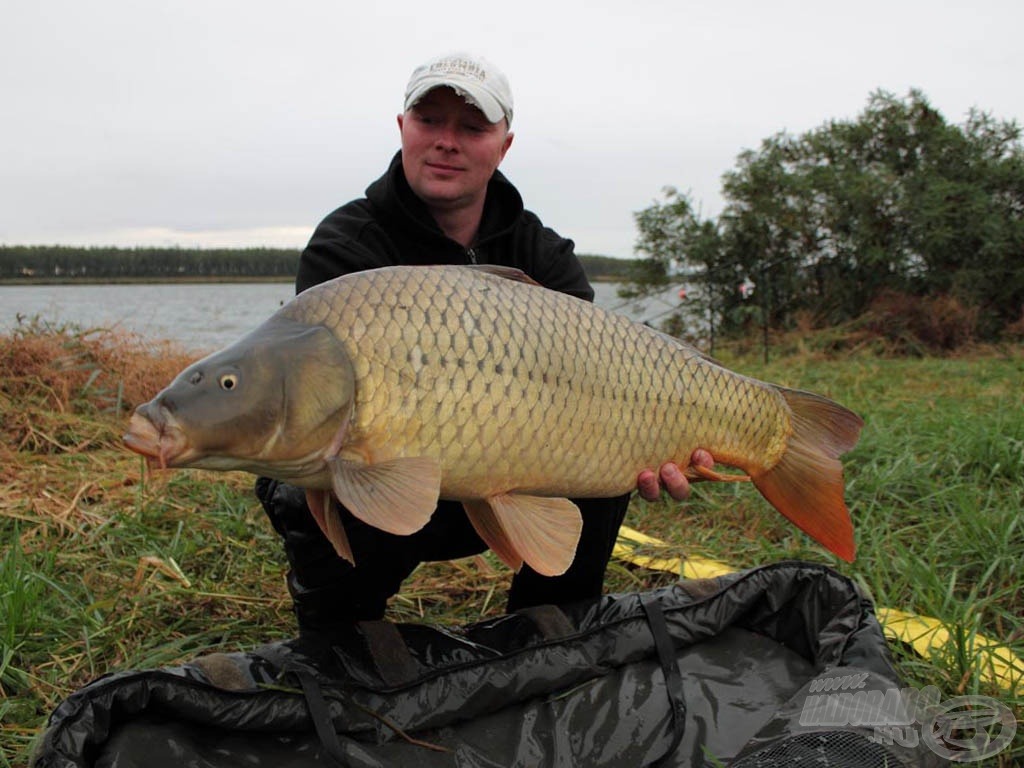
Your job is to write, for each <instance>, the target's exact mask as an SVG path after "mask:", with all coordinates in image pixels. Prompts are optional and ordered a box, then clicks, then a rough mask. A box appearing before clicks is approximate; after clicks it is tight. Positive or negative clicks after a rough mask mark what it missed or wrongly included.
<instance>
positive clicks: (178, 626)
mask: <svg viewBox="0 0 1024 768" xmlns="http://www.w3.org/2000/svg"><path fill="white" fill-rule="evenodd" d="M0 352H2V350H0ZM720 356H721V355H720ZM723 357H724V362H726V363H727V364H728V365H729V366H730V367H732V368H734V369H736V370H740V371H742V372H744V373H748V374H751V375H755V376H758V377H760V378H765V379H768V380H771V381H775V382H778V383H781V384H785V385H788V386H795V387H801V388H806V389H810V390H813V391H817V392H821V393H823V394H826V395H829V396H831V397H834V398H835V399H837V400H839V401H840V402H842V403H844V404H846V405H848V406H849V407H851V408H853V409H854V410H856V411H857V412H859V413H860V414H861V415H862V416H863V417H864V419H865V422H866V426H865V429H864V433H863V437H862V440H861V442H860V444H859V445H858V447H857V448H856V449H855V450H854V451H853V452H852V453H851V454H849V455H848V457H846V467H847V470H846V474H847V481H848V484H847V499H848V501H849V504H850V508H851V512H852V515H853V518H854V525H855V529H856V534H857V544H858V557H857V560H856V561H855V562H854V563H852V564H847V563H843V562H841V561H838V560H837V559H836V558H835V557H833V556H832V555H830V554H829V553H827V552H825V551H823V550H822V549H821V548H820V547H818V546H817V545H815V544H814V543H813V542H811V541H810V540H809V539H808V538H807V537H806V536H804V535H803V534H802V533H800V532H799V531H798V530H796V529H795V528H794V527H793V526H791V525H790V524H789V523H788V522H787V521H786V520H785V519H784V518H782V517H781V516H780V515H778V514H777V513H775V512H774V511H773V510H771V508H770V507H768V505H767V504H766V503H765V502H764V501H763V500H762V499H761V498H760V497H759V496H758V494H757V493H756V491H755V490H754V489H753V488H752V487H750V486H749V485H746V484H728V485H727V484H707V483H705V484H702V485H700V486H698V487H696V488H695V491H694V495H693V497H692V499H691V500H690V501H689V502H687V503H685V504H677V503H674V502H673V503H669V502H658V503H652V504H648V503H644V502H642V501H639V500H636V501H634V503H633V507H632V509H631V513H630V516H629V518H628V519H627V522H628V523H629V524H630V525H632V526H633V527H635V528H638V529H640V530H642V531H644V532H646V533H648V534H650V535H652V536H656V537H658V538H661V539H662V540H664V541H665V542H667V544H668V546H669V547H670V550H671V552H672V553H673V554H694V555H702V556H705V557H711V558H714V559H717V560H721V561H724V562H726V563H729V564H731V565H733V566H735V567H736V568H746V567H751V566H755V565H759V564H764V563H769V562H775V561H778V560H781V559H789V558H801V559H807V560H813V561H817V562H823V563H827V564H829V565H832V566H834V567H836V568H837V569H838V570H839V571H841V572H843V573H845V574H847V575H849V576H851V577H852V578H854V579H855V580H857V581H858V582H859V583H861V584H862V585H863V586H864V587H865V589H867V590H868V591H869V592H870V594H871V595H872V596H873V597H874V599H875V600H876V601H877V604H878V605H880V606H889V607H893V608H901V609H905V610H909V611H914V612H918V613H920V614H923V615H927V616H931V617H935V618H936V619H938V620H940V621H941V622H943V624H944V625H946V627H947V628H948V629H949V630H950V631H951V634H952V636H953V642H952V643H950V644H949V645H948V646H947V647H945V648H943V649H941V650H940V651H939V652H936V653H934V654H932V655H930V656H929V657H928V658H922V657H920V656H918V655H917V654H915V653H914V652H912V651H911V650H910V649H908V648H907V647H904V646H902V645H901V644H893V646H892V647H893V652H894V654H895V655H896V657H897V660H898V663H899V666H900V671H901V673H902V674H903V675H904V676H905V678H906V679H907V681H908V682H909V683H911V684H915V685H927V684H931V685H936V686H938V687H939V688H940V689H941V690H942V691H943V693H944V694H946V695H947V696H954V695H959V694H984V695H990V696H995V697H997V698H998V699H999V700H1001V701H1003V702H1005V703H1007V704H1008V705H1010V706H1012V707H1014V708H1015V711H1016V713H1017V715H1018V719H1019V718H1020V715H1021V714H1022V713H1024V700H1022V698H1021V696H1022V692H1021V691H1020V690H1019V691H1018V692H1017V693H1013V694H1011V693H1009V692H1007V691H1003V690H999V689H997V688H995V687H994V686H993V685H992V684H991V683H989V682H987V681H986V679H985V677H984V675H983V672H984V670H983V669H982V659H983V658H984V657H983V655H982V654H981V653H980V652H979V651H978V649H977V648H976V647H975V644H974V638H976V637H977V636H978V635H979V634H981V635H984V636H986V637H988V638H991V639H993V640H996V641H999V642H1003V643H1005V644H1006V647H1008V648H1009V649H1011V650H1012V651H1013V652H1014V653H1016V654H1017V655H1018V656H1020V657H1024V622H1022V616H1024V588H1022V586H1024V585H1022V582H1024V577H1022V563H1024V522H1022V521H1021V509H1022V508H1024V354H1022V353H1021V351H1020V350H1015V351H1012V352H1006V353H999V352H989V353H986V354H978V355H975V356H970V357H963V358H955V359H912V360H908V359H897V360H890V359H882V358H878V357H874V356H870V355H866V354H865V355H853V356H850V357H847V358H844V359H841V360H827V359H824V358H821V357H819V356H816V355H813V354H810V353H803V354H791V355H788V356H786V357H784V358H780V359H778V360H774V361H772V363H771V364H769V365H767V366H765V365H764V364H763V363H762V362H761V360H760V357H759V356H757V357H755V356H753V355H751V356H746V357H738V358H729V357H728V355H725V356H723ZM0 363H4V359H3V355H2V354H0ZM85 382H88V387H89V388H90V389H91V390H97V388H98V387H100V385H101V384H102V382H101V381H97V380H96V378H95V377H94V376H92V375H91V374H89V375H88V376H86V377H85V378H84V379H83V384H84V383H85ZM4 386H5V387H7V384H5V385H4ZM107 386H108V388H109V387H110V385H109V384H108V385H107ZM54 390H55V386H54V385H53V384H52V383H49V384H45V386H39V387H35V388H30V389H29V390H28V393H27V394H26V392H24V391H18V392H12V391H10V389H9V388H0V424H2V425H3V429H2V430H0V488H3V489H5V490H3V491H0V541H3V542H4V544H3V550H2V553H0V766H7V765H11V766H20V765H24V764H25V763H26V761H27V757H28V754H29V750H30V747H31V744H32V742H33V739H34V738H35V737H36V736H37V734H38V733H39V730H40V729H41V728H42V727H43V725H44V723H45V718H46V717H47V716H48V715H49V713H50V712H51V711H52V710H53V709H54V708H55V707H56V706H57V704H59V703H60V701H62V700H63V698H65V697H66V696H67V695H68V694H70V693H71V692H72V691H73V690H75V689H76V688H78V687H81V686H82V685H84V684H85V683H87V682H88V681H89V680H91V679H93V678H95V677H97V676H99V675H101V674H104V673H106V672H109V671H113V670H120V669H137V668H143V667H153V666H161V665H170V664H176V663H180V662H182V661H184V660H186V659H189V658H191V657H194V656H195V655H197V654H200V653H204V652H208V651H211V650H238V649H243V650H244V649H249V648H252V647H254V646H256V645H259V644H260V643H263V642H266V641H269V640H275V639H281V638H285V637H290V636H292V635H293V634H294V632H295V626H294V620H293V618H292V616H291V613H290V603H289V600H288V597H287V591H286V589H285V586H284V573H285V571H286V568H287V565H286V562H285V559H284V555H283V553H282V551H281V546H280V544H279V541H278V539H277V537H276V535H275V534H274V532H273V530H272V529H271V527H270V525H269V523H268V522H267V520H266V519H265V517H264V515H263V512H262V510H261V509H260V508H259V505H258V504H257V503H256V501H255V499H254V497H253V495H252V492H251V479H250V478H248V477H244V476H230V477H229V476H224V475H214V474H207V473H199V472H177V473H168V474H166V475H161V476H158V477H150V478H146V476H145V475H144V474H143V472H142V465H141V462H140V461H139V460H138V459H137V458H135V457H132V456H129V455H127V454H126V453H125V452H124V451H123V450H122V449H121V448H120V447H119V444H118V443H119V441H118V435H119V434H120V431H121V428H122V427H123V416H119V415H117V414H116V413H114V412H112V411H111V410H109V409H110V407H111V406H110V399H109V398H107V399H106V400H103V399H99V398H89V397H85V396H82V397H79V396H78V395H81V394H82V385H78V388H77V389H75V388H72V390H71V395H70V396H69V397H64V398H58V397H55V396H54V395H53V394H52V393H53V392H54ZM127 399H128V401H130V400H131V396H130V395H129V396H128V397H127ZM675 578H676V577H675V576H673V575H672V574H666V573H658V572H652V571H646V570H644V569H638V568H636V567H633V566H629V565H626V564H624V563H613V564H612V566H611V567H610V569H609V573H608V589H609V590H610V591H633V590H639V589H649V588H652V587H655V586H660V585H663V584H668V583H671V582H672V581H674V579H675ZM508 582H509V573H508V570H507V569H506V568H505V567H504V566H502V565H500V564H499V563H498V562H497V561H496V560H495V559H494V558H493V557H492V556H490V555H489V554H488V555H486V556H481V557H475V558H469V559H466V560H462V561H458V562H454V563H440V564H430V565H425V566H423V567H421V568H420V569H419V570H418V571H417V573H416V574H415V575H414V577H413V578H412V579H411V580H410V581H409V582H408V583H407V584H406V585H405V587H404V589H403V592H402V594H401V595H399V596H398V597H396V598H395V600H394V601H393V603H392V606H391V609H390V618H392V619H394V620H397V621H427V622H437V623H444V624H459V623H466V622H471V621H475V620H477V619H479V618H482V617H485V616H492V615H495V614H498V613H501V612H502V610H503V607H504V604H505V599H506V590H507V586H508ZM1021 731H1024V729H1021ZM1022 760H1024V738H1022V737H1021V735H1018V738H1017V740H1016V742H1015V744H1014V747H1013V750H1012V751H1011V752H1004V754H1003V755H1001V756H1000V757H999V758H998V760H997V761H995V762H993V763H992V764H998V765H1004V766H1009V765H1012V764H1017V763H1015V762H1014V761H1022Z"/></svg>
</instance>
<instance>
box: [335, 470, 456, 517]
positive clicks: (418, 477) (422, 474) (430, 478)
mask: <svg viewBox="0 0 1024 768" xmlns="http://www.w3.org/2000/svg"><path fill="white" fill-rule="evenodd" d="M327 464H328V466H329V467H330V468H331V485H332V487H333V488H334V493H335V495H336V496H337V497H338V501H340V502H341V503H342V504H344V505H345V507H346V508H347V509H348V510H349V511H350V512H351V513H352V514H353V515H355V516H356V517H358V518H359V519H360V520H362V521H363V522H365V523H368V524H369V525H372V526H374V527H375V528H380V529H381V530H382V531H387V532H388V533H394V534H397V535H399V536H408V535H409V534H411V533H416V531H418V530H419V529H420V528H422V527H423V526H424V525H426V524H427V521H428V520H429V519H430V516H431V515H433V514H434V510H435V509H436V508H437V500H438V497H439V496H440V495H441V465H440V464H439V463H438V462H437V461H436V460H434V459H431V458H426V457H413V458H400V459H391V460H389V461H382V462H380V463H378V464H366V465H363V464H355V463H353V462H348V461H343V460H341V459H331V460H329V461H328V462H327Z"/></svg>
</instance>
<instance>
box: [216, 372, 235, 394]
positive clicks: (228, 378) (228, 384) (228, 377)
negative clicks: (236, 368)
mask: <svg viewBox="0 0 1024 768" xmlns="http://www.w3.org/2000/svg"><path fill="white" fill-rule="evenodd" d="M237 386H238V374H237V373H225V374H224V375H223V376H221V377H220V388H221V389H223V390H224V391H225V392H230V391H231V390H233V389H234V388H235V387H237Z"/></svg>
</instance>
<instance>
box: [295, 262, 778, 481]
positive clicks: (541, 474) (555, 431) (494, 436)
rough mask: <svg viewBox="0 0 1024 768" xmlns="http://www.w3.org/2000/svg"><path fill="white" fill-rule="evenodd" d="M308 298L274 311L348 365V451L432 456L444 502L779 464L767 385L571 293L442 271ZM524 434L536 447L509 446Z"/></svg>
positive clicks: (370, 279) (372, 275)
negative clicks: (709, 464) (667, 467)
mask: <svg viewBox="0 0 1024 768" xmlns="http://www.w3.org/2000/svg"><path fill="white" fill-rule="evenodd" d="M387 294H391V295H395V294H397V297H398V299H397V305H396V304H395V302H394V301H393V300H392V301H391V302H388V303H386V302H384V298H383V297H384V296H385V295H387ZM306 297H307V294H303V295H300V296H299V297H297V298H296V300H295V301H294V302H292V304H291V305H290V306H289V307H288V308H287V311H286V312H284V311H283V312H284V314H286V315H287V316H289V317H291V318H292V319H294V320H299V321H302V322H306V323H322V324H323V325H325V326H326V327H327V328H329V329H330V330H331V331H332V332H334V333H335V335H336V336H337V337H338V338H339V340H341V341H342V343H343V344H345V345H346V346H347V347H349V348H350V355H351V357H352V358H353V360H355V361H358V362H357V363H356V367H355V370H356V401H355V413H356V418H355V421H354V422H353V424H352V427H351V429H352V433H351V442H352V443H354V444H359V445H362V444H364V443H368V444H373V445H374V446H377V447H376V449H375V450H374V451H373V454H374V457H375V458H376V459H377V460H384V459H389V458H395V457H399V456H416V455H430V456H435V457H437V458H438V459H440V460H441V461H442V464H443V466H444V470H445V479H444V481H443V485H442V495H443V496H446V497H451V498H462V497H465V496H467V495H472V494H487V493H494V492H496V491H510V490H515V491H521V492H542V493H546V494H552V495H567V494H573V495H576V496H592V495H596V496H601V495H608V496H611V495H614V494H620V493H624V492H626V491H628V490H630V489H631V488H632V487H634V486H635V482H636V474H637V472H638V471H639V470H640V469H642V468H644V467H646V466H654V465H656V464H657V463H660V462H663V461H665V460H668V459H673V460H676V461H685V460H686V458H687V457H688V456H689V454H690V453H691V452H692V451H693V450H694V449H695V448H696V447H698V446H700V447H704V448H707V449H709V450H711V451H712V452H713V453H714V454H715V455H716V456H721V457H722V460H723V461H727V462H728V461H729V459H736V458H742V459H747V461H748V463H749V457H750V456H755V455H756V456H759V457H760V458H759V461H760V462H761V463H760V465H759V466H757V467H756V468H761V469H764V468H767V467H769V466H771V464H773V463H774V461H775V460H776V459H777V458H778V455H780V452H781V448H782V443H783V440H782V439H781V438H782V436H784V434H785V430H786V426H785V403H784V402H783V399H782V397H781V396H780V395H779V394H778V392H777V391H776V390H774V389H773V388H772V387H770V386H769V385H765V384H762V383H760V382H756V381H755V380H752V379H745V378H742V377H739V376H737V375H736V374H732V373H729V374H728V375H725V372H724V371H721V370H719V369H717V367H716V366H714V365H713V364H711V363H709V362H708V361H706V360H704V359H703V358H701V357H700V356H699V355H698V354H697V353H696V352H695V351H694V350H693V349H692V348H690V347H687V346H686V345H684V344H682V343H680V342H678V341H677V340H674V339H670V338H668V337H665V336H663V335H661V334H659V333H657V332H654V331H650V330H649V329H647V330H644V329H643V328H642V326H637V325H636V324H635V323H632V322H630V321H628V320H626V319H625V318H622V317H621V316H618V315H615V314H612V313H607V312H604V311H602V310H600V309H599V308H596V307H593V306H591V305H587V304H584V303H583V302H580V300H578V299H575V298H573V297H571V296H566V295H564V294H559V293H554V292H551V291H548V290H546V289H543V288H541V287H539V286H528V285H524V284H522V283H517V282H514V281H510V280H507V279H505V278H502V277H495V276H491V275H478V276H476V279H474V280H472V281H470V280H467V279H466V276H465V271H464V270H462V269H442V268H438V269H409V270H403V271H401V272H399V273H398V275H396V274H394V273H392V272H389V271H388V270H373V271H370V272H364V273H358V274H356V275H352V276H350V279H346V280H344V281H338V282H335V283H333V284H330V285H328V286H325V287H324V290H320V291H317V292H315V293H313V294H308V298H306ZM388 305H391V306H393V307H394V309H393V311H391V312H389V313H382V312H381V307H382V306H388ZM538 318H539V320H538ZM638 329H639V332H640V334H641V335H642V337H641V338H640V339H639V340H638V338H637V336H638ZM638 341H642V344H640V343H638ZM688 393H693V394H692V396H691V397H688ZM696 393H700V396H699V397H698V396H697V394H696ZM669 395H672V398H671V401H669V400H668V396H669ZM688 400H689V401H692V402H693V403H695V404H699V412H701V413H702V414H703V415H704V418H703V419H695V418H693V413H692V411H690V410H688V409H687V406H688V405H689V403H688ZM672 401H674V402H672ZM439 414H445V415H446V417H445V418H443V419H440V418H438V416H439ZM524 434H525V435H528V436H529V442H528V444H529V445H532V446H533V448H534V450H529V451H523V450H522V449H521V447H518V448H517V446H520V441H521V440H522V439H523V435H524ZM638 436H643V439H637V437H638ZM499 483H500V484H505V487H501V486H500V485H498V484H499Z"/></svg>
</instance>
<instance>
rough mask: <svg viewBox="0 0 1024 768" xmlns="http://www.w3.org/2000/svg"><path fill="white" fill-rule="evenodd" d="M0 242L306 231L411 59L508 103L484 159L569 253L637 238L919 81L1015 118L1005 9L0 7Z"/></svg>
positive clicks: (1020, 93)
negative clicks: (479, 69)
mask: <svg viewBox="0 0 1024 768" xmlns="http://www.w3.org/2000/svg"><path fill="white" fill-rule="evenodd" d="M0 19H2V25H0V244H3V245H22V244H25V245H27V244H65V245H97V246H98V245H116V246H122V247H133V246H167V245H176V246H181V247H251V246H262V247H286V248H301V247H302V246H303V245H305V243H306V242H307V240H308V239H309V236H310V234H311V233H312V231H313V229H314V227H315V226H316V224H317V223H318V222H319V221H320V220H321V219H322V218H323V217H324V216H325V215H327V214H328V213H329V212H330V211H332V210H333V209H335V208H337V207H338V206H340V205H342V204H344V203H345V202H347V201H349V200H351V199H353V198H357V197H361V196H362V194H363V191H364V190H365V188H366V186H367V185H368V184H369V183H370V182H371V181H373V180H374V179H376V178H377V177H378V176H380V174H381V173H383V171H384V169H385V168H386V166H387V164H388V162H389V160H390V159H391V156H392V155H393V153H394V152H395V151H396V150H397V149H398V142H399V135H398V127H397V123H396V120H395V117H396V115H397V114H398V112H399V111H401V109H402V97H403V93H404V89H405V84H406V81H407V80H408V77H409V74H410V73H411V72H412V70H413V68H414V67H415V66H416V65H418V64H420V63H422V62H423V61H425V60H427V59H429V58H432V57H434V56H437V55H440V54H444V53H449V52H452V51H459V50H464V51H469V52H473V53H477V54H480V55H483V56H485V57H487V58H489V59H490V60H492V61H494V62H495V63H496V64H498V65H499V66H500V67H501V68H502V69H503V70H504V71H505V73H506V74H507V75H508V77H509V80H510V82H511V84H512V89H513V93H514V97H515V117H514V119H513V124H512V129H513V131H514V133H515V139H514V142H513V145H512V148H511V150H510V151H509V154H508V155H507V156H506V158H505V161H504V163H503V164H502V171H503V172H505V174H506V175H507V176H508V177H509V178H510V179H511V180H512V182H513V183H515V184H516V186H517V187H518V188H519V190H520V192H521V193H522V195H523V198H524V200H525V201H526V205H527V207H528V208H529V209H531V210H532V211H534V212H535V213H536V214H537V215H538V216H540V218H541V219H542V220H543V221H544V223H545V224H547V225H548V226H550V227H552V228H554V229H555V230H557V231H558V232H559V233H560V234H561V235H563V236H565V237H570V238H572V239H573V240H574V241H575V242H576V250H577V252H578V253H588V254H603V255H610V256H618V257H631V256H633V255H634V251H633V247H634V243H635V240H636V229H635V226H634V213H635V212H637V211H639V210H642V209H643V208H646V207H648V206H649V205H651V204H652V203H653V202H655V201H656V200H658V199H660V198H661V196H662V190H663V189H664V188H665V187H666V186H672V187H675V188H677V189H679V190H681V191H683V192H685V193H688V194H689V195H690V197H691V199H692V200H693V202H694V204H695V205H696V206H697V207H698V209H699V210H700V211H701V213H702V214H703V215H704V216H706V217H708V216H716V215H717V214H718V213H719V212H720V211H721V209H722V207H723V204H724V203H723V200H722V197H721V178H722V175H723V174H724V173H726V172H727V171H729V170H731V169H733V168H735V166H736V159H737V156H738V155H739V154H740V153H741V152H743V151H744V150H746V149H757V148H758V147H759V146H760V143H761V141H762V140H763V139H765V138H768V137H770V136H772V135H774V134H776V133H778V132H780V131H786V132H788V133H790V134H794V135H798V134H800V133H803V132H805V131H808V130H811V129H813V128H816V127H818V126H820V125H822V124H823V123H825V122H827V121H828V120H831V119H852V118H855V117H856V116H857V115H858V114H859V113H860V112H862V111H863V109H864V107H865V106H866V104H867V100H868V98H869V96H870V94H871V93H872V92H873V91H876V90H878V89H882V90H886V91H889V92H891V93H894V94H896V95H898V96H904V95H906V94H907V93H908V92H909V90H910V89H912V88H916V89H919V90H921V91H922V92H923V93H924V95H925V97H926V98H927V99H928V100H929V102H930V103H931V104H932V106H933V107H935V108H936V109H938V110H939V111H940V112H941V113H942V114H943V115H944V117H945V118H946V119H947V120H948V121H949V122H952V123H961V122H962V121H963V120H964V118H965V117H966V116H967V113H968V111H969V110H970V109H971V108H972V107H973V108H978V109H981V110H983V111H986V112H989V113H990V114H992V115H993V116H995V117H996V118H999V119H1003V120H1015V121H1018V122H1024V85H1022V77H1024V45H1022V44H1021V42H1020V35H1021V30H1022V29H1024V3H1021V2H1019V0H1004V1H1001V2H997V1H996V0H970V1H969V2H968V1H964V2H944V0H925V1H918V0H906V1H902V2H901V0H881V1H878V0H861V1H860V2H857V3H851V2H830V1H829V0H817V2H796V1H795V0H771V1H767V0H762V1H760V2H757V1H755V0H712V1H708V2H705V1H704V0H700V1H688V0H665V1H664V2H663V1H661V0H618V2H603V0H587V2H580V1H578V0H565V1H562V0H544V1H543V2H538V1H536V0H520V1H519V2H515V3H488V4H485V3H479V2H463V1H462V0H451V1H450V2H446V3H427V2H422V1H421V2H411V1H410V0H369V1H367V2H352V0H346V1H344V2H342V1H340V0H293V2H284V1H283V0H276V1H275V2H267V1H265V0H245V2H236V1H235V0H202V1H201V2H199V1H192V0H174V1H173V2H164V1H163V0H126V1H122V0H92V1H91V2H82V1H81V0H36V1H35V2H32V1H31V0H4V3H3V13H2V14H0Z"/></svg>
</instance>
